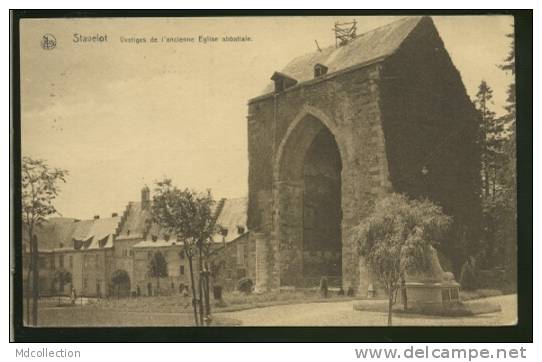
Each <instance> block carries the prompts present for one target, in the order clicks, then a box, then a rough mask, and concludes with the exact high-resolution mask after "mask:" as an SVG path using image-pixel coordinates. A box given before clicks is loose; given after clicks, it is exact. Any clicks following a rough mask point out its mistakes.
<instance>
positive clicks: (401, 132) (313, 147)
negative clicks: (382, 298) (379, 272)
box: [247, 17, 481, 296]
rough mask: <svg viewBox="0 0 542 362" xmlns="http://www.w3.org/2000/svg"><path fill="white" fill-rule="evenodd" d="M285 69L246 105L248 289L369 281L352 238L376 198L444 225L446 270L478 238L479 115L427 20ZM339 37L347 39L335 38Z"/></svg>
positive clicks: (346, 42) (355, 39)
mask: <svg viewBox="0 0 542 362" xmlns="http://www.w3.org/2000/svg"><path fill="white" fill-rule="evenodd" d="M351 29H353V31H351V32H350V33H348V31H344V30H343V31H342V32H338V33H337V44H336V45H334V46H330V47H327V48H323V49H318V50H315V51H314V52H313V53H310V54H306V55H303V56H300V57H298V58H295V59H294V60H292V62H291V63H290V64H288V65H287V66H286V67H285V68H284V69H283V70H281V71H280V72H278V71H277V72H275V73H274V74H272V75H271V74H270V77H271V80H272V84H270V85H269V87H268V88H267V89H266V90H265V91H264V94H263V95H259V96H257V97H255V98H252V99H250V100H249V102H248V116H247V122H248V148H249V149H248V153H249V194H248V221H247V226H248V228H249V229H250V234H249V238H250V239H251V240H252V242H253V243H254V245H255V261H256V266H255V271H256V278H255V279H256V287H257V289H258V290H261V291H265V290H276V289H278V288H281V287H307V286H316V285H318V281H319V280H320V278H321V277H323V276H326V277H327V278H328V280H329V281H330V284H331V285H335V286H337V287H338V286H342V287H343V288H344V290H347V289H349V288H352V289H353V290H354V291H356V292H357V293H358V294H359V295H361V296H366V295H368V293H369V292H372V291H374V289H373V288H374V286H373V281H374V280H373V278H372V276H371V273H370V271H369V270H367V267H366V265H365V263H364V262H363V260H362V258H361V257H360V256H359V253H358V247H357V245H356V244H355V242H354V241H353V238H351V237H350V233H351V230H352V229H353V228H354V227H355V226H356V225H358V224H359V223H360V221H361V220H363V218H364V217H366V216H367V215H369V213H370V212H371V210H372V207H373V205H374V202H375V200H376V199H377V198H379V197H381V196H383V195H385V194H387V193H389V192H400V193H405V194H407V195H409V196H410V197H412V198H428V199H429V200H432V201H433V202H435V203H436V204H438V205H440V206H442V208H443V210H444V212H445V213H446V214H448V215H450V216H452V217H453V219H454V224H453V227H452V231H451V232H450V235H449V237H448V239H447V242H446V244H443V245H439V247H438V252H439V255H440V257H441V262H442V261H443V260H446V261H448V263H447V264H449V267H450V268H451V269H452V271H454V272H455V271H457V270H458V266H459V265H461V263H463V262H464V260H465V259H464V258H465V256H464V255H463V254H462V252H463V251H462V250H461V248H460V247H459V245H460V241H461V242H470V241H474V240H477V239H478V235H479V225H480V215H481V213H480V211H481V207H480V199H479V197H478V193H477V191H478V190H479V187H478V184H477V183H478V180H479V172H480V159H479V147H478V145H477V143H476V134H477V132H478V129H477V127H478V126H477V119H478V115H477V113H476V110H475V108H474V106H473V104H472V102H471V101H470V99H469V97H468V95H467V93H466V90H465V87H464V85H463V82H462V80H461V76H460V74H459V72H458V70H457V69H456V67H455V66H454V64H453V63H452V60H451V58H450V55H449V54H448V52H447V51H446V48H445V45H444V43H443V41H442V39H441V38H440V36H439V34H438V31H437V29H436V27H435V25H434V23H433V20H432V19H431V18H430V17H407V18H404V19H401V20H398V21H395V22H393V23H390V24H388V25H385V26H382V27H379V28H377V29H374V30H371V31H369V32H367V33H364V34H356V33H355V28H351ZM345 34H346V35H345Z"/></svg>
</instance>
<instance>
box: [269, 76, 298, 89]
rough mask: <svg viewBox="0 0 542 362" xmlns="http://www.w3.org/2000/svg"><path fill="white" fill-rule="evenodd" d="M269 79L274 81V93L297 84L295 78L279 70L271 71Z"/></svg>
mask: <svg viewBox="0 0 542 362" xmlns="http://www.w3.org/2000/svg"><path fill="white" fill-rule="evenodd" d="M271 80H272V81H273V82H275V93H279V92H282V91H284V90H285V89H287V88H290V87H293V86H294V85H296V84H297V80H295V79H294V78H292V77H289V76H287V75H286V74H283V73H280V72H275V73H273V76H272V77H271Z"/></svg>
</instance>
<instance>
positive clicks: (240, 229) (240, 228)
mask: <svg viewBox="0 0 542 362" xmlns="http://www.w3.org/2000/svg"><path fill="white" fill-rule="evenodd" d="M244 233H245V228H244V227H243V226H241V225H237V235H242V234H244Z"/></svg>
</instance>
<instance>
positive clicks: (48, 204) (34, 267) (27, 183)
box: [21, 157, 68, 325]
mask: <svg viewBox="0 0 542 362" xmlns="http://www.w3.org/2000/svg"><path fill="white" fill-rule="evenodd" d="M67 175H68V171H67V170H63V169H59V168H52V167H49V165H47V163H46V162H45V161H44V160H39V159H33V158H30V157H23V164H22V174H21V176H22V177H21V186H22V190H21V193H22V214H23V215H22V219H23V226H24V227H25V229H26V234H27V240H28V243H29V244H30V248H29V252H30V263H29V264H28V265H29V267H28V274H27V278H26V282H25V290H26V296H27V297H26V311H27V323H28V324H30V323H29V320H28V318H30V306H29V300H28V295H29V288H30V277H31V274H32V285H33V288H32V300H33V302H32V308H33V312H32V324H33V325H37V323H38V297H39V265H38V245H37V238H36V235H35V230H36V228H37V227H39V226H40V225H42V224H43V223H45V222H46V218H47V217H48V216H50V215H53V214H55V213H57V210H56V208H55V206H54V205H53V201H54V200H55V198H56V197H57V195H58V192H59V187H58V183H59V181H62V182H66V176H67Z"/></svg>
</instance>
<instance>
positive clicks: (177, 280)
mask: <svg viewBox="0 0 542 362" xmlns="http://www.w3.org/2000/svg"><path fill="white" fill-rule="evenodd" d="M150 203H151V199H150V190H149V188H148V187H146V186H145V187H144V188H143V189H142V190H141V200H140V201H137V202H135V201H132V202H129V203H128V205H127V206H126V208H125V210H124V212H123V213H122V215H120V216H119V215H117V214H116V213H114V214H112V216H111V217H108V218H100V217H99V216H98V215H96V216H95V217H94V218H93V219H90V220H77V219H70V218H51V219H49V220H48V221H47V222H46V223H44V224H43V225H42V226H40V227H39V228H37V230H36V235H37V237H38V250H39V260H40V262H39V266H40V272H39V275H40V282H39V285H40V294H41V295H55V294H65V295H69V293H70V292H71V289H72V287H73V288H74V289H75V291H76V293H77V295H83V296H88V297H107V296H112V295H115V296H116V295H117V294H119V296H123V297H126V296H129V295H134V296H135V295H140V296H148V295H156V294H157V293H161V294H171V293H183V292H184V289H185V288H186V289H188V288H189V286H190V275H189V266H188V260H187V258H186V256H185V255H184V253H183V244H182V242H181V241H179V240H176V237H174V236H173V235H168V234H167V233H165V232H164V231H163V230H162V229H161V228H160V227H159V226H158V225H156V224H154V223H153V222H152V215H151V210H150ZM246 208H247V201H246V198H239V199H230V200H226V199H222V200H220V201H219V202H218V203H217V205H216V208H215V214H216V217H217V224H218V225H221V227H222V232H221V233H217V235H215V236H214V238H213V239H214V245H215V252H214V257H215V258H220V260H221V265H224V266H225V268H224V273H229V270H230V269H229V266H231V265H234V266H235V267H236V268H237V269H242V268H244V270H245V272H244V275H252V276H253V275H254V271H247V269H248V268H249V263H248V260H249V256H248V255H245V254H244V252H243V253H242V254H238V253H229V252H228V253H226V254H225V255H226V257H223V256H222V250H227V251H229V250H230V249H232V248H230V247H229V244H232V245H233V244H235V245H244V244H245V243H246V241H247V240H248V238H247V235H248V229H247V227H246ZM23 239H24V244H23V245H27V241H26V236H24V234H23ZM25 250H28V248H26V249H25ZM246 250H248V247H247V248H246ZM157 252H160V253H162V255H163V256H164V258H165V260H166V262H167V268H168V276H167V277H166V278H161V280H160V281H159V282H158V281H157V280H156V278H152V277H151V276H149V274H148V269H149V262H150V260H151V259H152V257H153V256H154V254H155V253H157ZM238 257H239V258H241V259H240V260H241V261H237V259H236V258H238ZM229 258H233V260H228V259H229ZM23 260H24V277H25V278H26V276H27V272H28V264H27V263H28V260H29V255H28V252H27V251H25V253H24V257H23ZM194 262H195V263H194V268H195V271H196V274H197V268H198V264H197V260H195V261H194ZM252 267H254V265H252ZM59 270H62V271H67V272H69V273H70V275H71V282H70V283H61V282H59V281H58V280H56V275H57V271H59ZM116 271H122V272H123V273H126V275H127V276H128V278H127V280H125V281H124V282H123V283H122V285H118V286H114V285H113V281H112V275H113V273H114V272H116ZM236 272H237V273H238V271H237V270H236ZM228 275H229V274H228ZM232 275H233V274H232ZM236 275H237V274H236ZM220 278H221V276H220ZM218 279H219V275H216V280H218ZM233 279H235V278H234V277H233V276H231V277H224V278H223V280H224V281H225V282H226V283H227V285H226V286H225V287H226V288H235V282H234V280H233ZM235 281H236V280H235ZM158 283H160V291H158Z"/></svg>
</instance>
